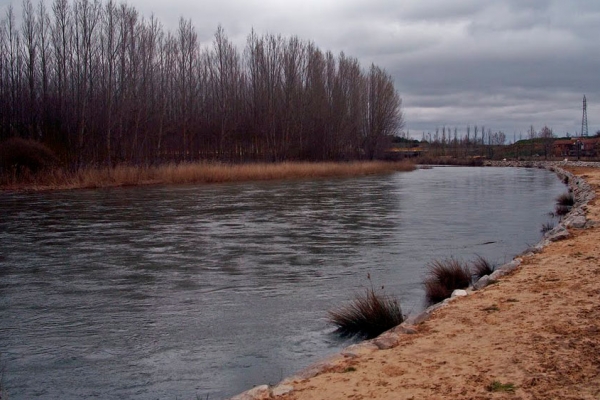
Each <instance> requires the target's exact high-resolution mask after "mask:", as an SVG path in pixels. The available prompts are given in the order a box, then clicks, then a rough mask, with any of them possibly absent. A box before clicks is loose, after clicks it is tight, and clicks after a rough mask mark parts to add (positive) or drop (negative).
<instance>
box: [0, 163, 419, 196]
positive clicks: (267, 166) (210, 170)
mask: <svg viewBox="0 0 600 400" xmlns="http://www.w3.org/2000/svg"><path fill="white" fill-rule="evenodd" d="M414 169H415V166H414V164H412V163H409V162H383V161H360V162H358V161H357V162H317V163H309V162H283V163H253V164H222V163H180V164H167V165H160V166H147V167H146V166H125V165H121V166H116V167H114V168H85V169H81V170H78V171H75V172H67V171H65V170H63V169H53V170H50V171H45V172H40V173H38V174H35V175H25V176H19V177H17V176H3V177H0V190H12V191H15V190H16V191H44V190H66V189H95V188H108V187H120V186H142V185H169V184H207V183H225V182H245V181H264V180H282V179H317V178H326V177H351V176H364V175H373V174H382V173H390V172H394V171H412V170H414Z"/></svg>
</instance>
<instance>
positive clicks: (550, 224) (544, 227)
mask: <svg viewBox="0 0 600 400" xmlns="http://www.w3.org/2000/svg"><path fill="white" fill-rule="evenodd" d="M552 229H554V222H552V221H550V222H546V223H545V224H542V229H541V230H540V231H541V232H542V233H548V232H550V231H551V230H552Z"/></svg>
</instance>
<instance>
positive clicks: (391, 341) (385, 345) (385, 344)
mask: <svg viewBox="0 0 600 400" xmlns="http://www.w3.org/2000/svg"><path fill="white" fill-rule="evenodd" d="M373 343H374V344H375V345H376V346H377V348H378V349H379V350H387V349H391V348H393V347H396V346H397V345H398V334H397V333H394V332H390V331H388V332H385V333H383V334H381V335H379V336H378V337H376V338H375V339H373Z"/></svg>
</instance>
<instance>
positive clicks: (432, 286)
mask: <svg viewBox="0 0 600 400" xmlns="http://www.w3.org/2000/svg"><path fill="white" fill-rule="evenodd" d="M470 283H471V271H470V270H469V267H468V266H467V265H465V264H463V263H462V262H460V261H458V260H455V259H454V258H448V259H445V260H434V261H432V262H430V263H429V264H428V265H427V276H426V278H425V281H424V282H423V284H424V285H425V296H426V299H427V303H428V304H435V303H439V302H440V301H443V300H445V299H447V298H449V297H450V296H451V295H452V292H453V291H454V290H456V289H465V288H467V287H469V285H470Z"/></svg>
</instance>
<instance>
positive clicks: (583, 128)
mask: <svg viewBox="0 0 600 400" xmlns="http://www.w3.org/2000/svg"><path fill="white" fill-rule="evenodd" d="M587 135H588V123H587V100H586V99H585V95H583V117H581V136H587Z"/></svg>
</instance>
